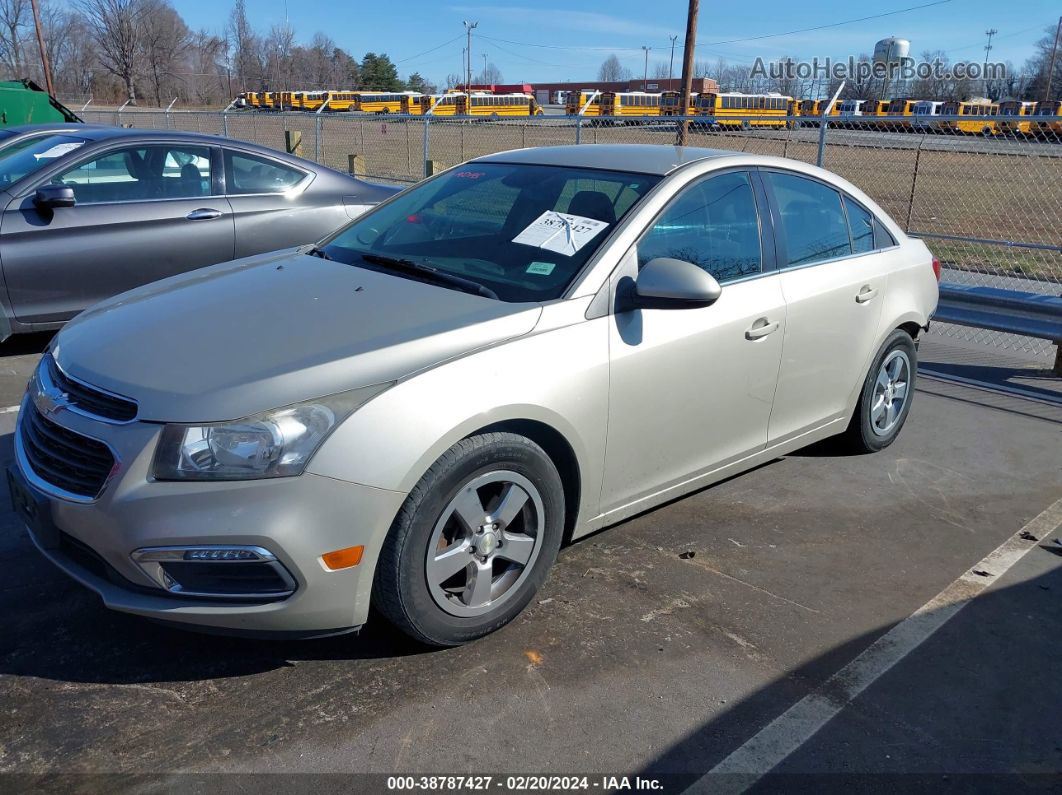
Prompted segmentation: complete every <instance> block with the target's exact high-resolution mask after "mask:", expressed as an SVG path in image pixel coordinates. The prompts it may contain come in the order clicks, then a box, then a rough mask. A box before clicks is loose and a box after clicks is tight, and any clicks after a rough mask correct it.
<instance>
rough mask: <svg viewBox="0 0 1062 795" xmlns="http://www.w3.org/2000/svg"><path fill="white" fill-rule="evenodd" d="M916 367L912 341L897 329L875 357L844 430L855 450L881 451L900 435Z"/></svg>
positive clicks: (908, 410)
mask: <svg viewBox="0 0 1062 795" xmlns="http://www.w3.org/2000/svg"><path fill="white" fill-rule="evenodd" d="M917 366H918V358H917V355H916V353H915V346H914V340H912V339H911V337H910V335H909V334H908V333H907V332H906V331H901V330H899V329H897V330H896V331H894V332H893V333H892V334H891V335H890V336H889V338H888V339H887V340H886V341H885V344H884V345H883V346H882V348H881V351H880V352H879V353H878V355H877V356H876V357H875V359H874V364H873V365H872V366H871V368H870V372H869V373H867V377H866V381H864V382H863V390H862V392H860V394H859V402H858V403H857V404H856V410H855V414H854V415H853V416H852V420H851V422H850V423H849V425H848V429H847V430H846V431H845V436H846V438H847V441H848V443H849V446H850V447H851V448H852V449H853V450H854V451H856V452H862V453H874V452H877V451H878V450H883V449H885V448H886V447H888V446H889V445H890V444H892V443H893V442H894V441H895V440H896V437H897V436H899V435H900V429H901V428H903V424H904V422H906V421H907V415H908V413H910V410H911V399H912V398H913V397H914V385H915V371H916V369H917Z"/></svg>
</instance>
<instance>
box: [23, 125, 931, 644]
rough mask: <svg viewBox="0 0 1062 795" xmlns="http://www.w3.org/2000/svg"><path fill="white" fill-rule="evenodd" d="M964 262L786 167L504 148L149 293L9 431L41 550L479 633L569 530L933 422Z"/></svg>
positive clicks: (94, 577) (865, 447)
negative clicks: (810, 448)
mask: <svg viewBox="0 0 1062 795" xmlns="http://www.w3.org/2000/svg"><path fill="white" fill-rule="evenodd" d="M937 278H939V264H938V263H937V261H936V260H935V259H934V258H933V256H932V254H931V253H930V252H929V251H928V250H927V249H926V247H925V245H924V244H923V243H922V242H921V241H919V240H915V239H911V238H908V237H907V236H906V235H905V234H904V233H903V231H902V230H901V229H900V228H899V227H898V226H897V225H896V224H895V223H894V222H893V221H892V220H891V219H890V218H889V217H888V216H887V215H886V214H885V213H884V212H883V211H882V210H881V208H880V207H878V206H877V205H876V204H875V203H874V202H873V201H871V200H870V199H869V198H868V197H867V196H866V194H864V193H863V192H862V191H860V190H859V189H858V188H856V187H855V186H853V185H851V184H850V183H848V182H846V181H845V180H843V179H841V178H839V177H837V176H835V175H833V174H831V173H829V172H827V171H823V170H822V169H819V168H815V167H813V166H809V165H806V164H803V163H799V162H795V161H792V160H784V159H779V158H773V157H760V156H752V155H744V154H740V153H732V152H724V151H714V150H707V149H693V148H685V149H676V148H672V147H662V146H603V145H602V146H567V147H566V146H558V147H550V148H542V149H526V150H519V151H513V152H503V153H500V154H494V155H490V156H487V157H483V158H479V159H477V160H473V161H471V162H468V163H464V164H463V165H460V166H457V167H456V168H453V169H450V170H449V171H446V172H444V173H442V174H439V175H438V176H436V177H434V178H432V179H429V180H426V181H424V182H422V183H421V184H419V185H417V186H416V187H413V188H410V189H408V190H406V191H404V192H402V193H400V194H398V195H397V196H395V197H393V198H391V199H389V200H387V201H386V202H384V203H383V204H381V205H379V206H378V207H376V208H375V209H372V210H370V211H369V212H367V213H366V214H365V215H364V216H362V217H360V218H358V219H357V220H355V221H353V222H352V223H350V224H349V225H348V226H346V227H345V228H344V229H342V230H341V231H339V232H338V233H336V234H334V235H333V236H331V237H330V238H327V239H326V240H324V241H322V242H321V243H320V244H318V245H317V246H307V247H302V248H296V249H288V250H283V251H277V252H273V253H270V254H263V255H258V256H254V257H248V258H245V259H241V260H236V261H234V262H229V263H225V264H221V265H215V266H211V267H209V268H206V269H203V270H198V271H194V272H192V273H188V274H185V275H180V276H175V277H172V278H169V279H166V280H164V281H160V282H156V283H154V284H151V285H147V286H145V287H141V288H138V289H136V290H133V291H131V292H127V293H124V294H121V295H119V296H117V297H115V298H111V299H109V300H106V301H104V302H103V303H100V304H97V305H96V306H94V307H93V308H91V309H89V310H87V311H86V312H84V313H82V314H81V315H79V316H78V317H77V318H76V319H75V320H74V321H73V322H71V323H69V324H68V325H67V326H66V327H65V328H64V329H63V330H62V331H61V332H60V333H59V335H58V336H57V337H56V338H55V340H54V341H53V343H52V345H51V346H50V349H49V351H48V352H47V353H46V355H45V356H44V357H43V358H42V360H41V362H40V365H39V367H38V368H37V370H36V372H35V373H34V375H33V378H32V380H31V381H30V384H29V387H28V389H27V392H26V396H25V398H24V400H23V402H22V406H21V411H20V413H19V417H18V428H17V431H16V434H15V451H16V466H15V467H14V468H13V469H12V470H11V472H10V473H9V480H10V485H11V490H12V494H13V498H14V500H15V503H16V505H17V506H18V507H19V510H20V512H21V515H22V517H23V519H24V521H25V524H26V525H27V527H28V528H29V532H30V534H31V535H32V537H33V540H34V542H35V543H36V545H37V546H38V547H39V548H40V550H41V552H43V554H44V555H46V556H47V557H48V558H49V559H50V560H52V561H53V562H54V563H55V564H56V565H57V566H59V567H60V568H61V569H63V570H64V571H65V572H67V573H68V574H69V575H71V576H72V577H74V578H75V579H76V580H78V581H80V582H81V583H83V584H84V585H86V586H87V587H89V588H91V589H92V590H94V591H95V592H96V593H98V594H99V595H100V596H101V597H102V599H103V602H104V604H106V605H107V606H108V607H111V608H114V609H116V610H122V611H126V612H129V613H135V614H138V615H141V616H146V617H149V618H152V619H157V620H163V621H167V622H172V623H176V624H180V625H183V626H186V627H191V628H198V629H204V630H215V631H225V632H235V633H247V634H255V635H262V634H265V635H270V634H272V635H276V636H312V635H326V634H331V633H340V632H344V631H347V630H351V629H355V628H358V627H360V626H361V625H363V624H364V623H365V622H366V620H367V617H368V615H369V608H370V605H372V606H374V607H375V608H376V609H377V611H378V612H379V613H381V614H382V615H383V616H385V617H387V618H388V619H389V620H390V621H392V622H394V623H395V624H396V625H397V626H399V627H400V628H401V629H402V630H404V631H405V632H407V633H409V634H410V635H412V636H413V637H414V638H416V639H418V640H420V641H422V642H424V643H427V644H434V645H452V644H459V643H462V642H465V641H468V640H471V639H473V638H476V637H479V636H482V635H484V634H486V633H488V632H491V631H493V630H495V629H497V628H499V627H501V626H502V625H504V624H505V623H506V622H508V621H510V620H511V619H512V618H513V617H514V616H516V615H517V614H518V613H519V612H520V611H521V610H522V609H523V608H524V607H525V606H526V605H527V604H528V602H529V601H530V600H531V599H532V598H533V597H534V595H535V592H536V591H537V590H538V588H539V587H540V586H541V585H542V583H543V581H544V580H545V578H546V575H547V572H548V570H549V568H550V565H551V564H552V563H553V561H554V559H555V558H556V556H557V551H558V549H559V547H560V545H561V543H562V541H563V540H566V539H575V538H579V537H580V536H583V535H585V534H587V533H590V532H592V531H594V530H597V529H599V528H601V527H604V526H607V525H610V524H613V523H615V522H618V521H620V520H622V519H624V518H626V517H628V516H631V515H633V514H636V513H639V512H641V511H645V510H647V509H650V508H652V507H654V506H656V505H658V504H660V503H662V502H664V501H666V500H671V499H674V498H675V497H678V496H680V495H682V494H684V493H687V492H690V491H692V490H694V489H698V488H701V487H703V486H705V485H707V484H710V483H712V482H715V481H718V480H720V479H722V478H725V477H728V476H730V475H733V474H734V473H737V472H740V471H742V470H747V469H749V468H751V467H754V466H756V465H757V464H760V463H762V462H764V461H767V460H770V459H773V458H776V457H777V456H779V455H782V454H785V453H787V452H789V451H792V450H795V449H797V448H800V447H803V446H805V445H808V444H811V443H812V442H815V441H817V440H820V439H823V438H825V437H829V436H834V435H843V436H844V438H845V439H846V440H847V443H848V444H850V445H851V446H852V447H853V448H855V449H857V450H861V451H867V452H869V451H875V450H880V449H881V448H883V447H885V446H887V445H889V444H890V443H891V442H892V441H893V440H894V439H895V438H896V436H897V434H898V433H899V432H900V429H901V427H902V426H903V424H904V421H905V419H906V418H907V415H908V412H909V411H910V408H911V400H912V399H913V396H914V389H913V387H914V379H915V365H916V359H915V340H916V338H917V336H918V335H919V333H920V332H921V331H922V330H923V329H925V328H927V327H928V324H929V318H930V315H931V314H932V312H933V310H934V308H935V306H936V301H937Z"/></svg>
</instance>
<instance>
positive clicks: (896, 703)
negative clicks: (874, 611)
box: [637, 549, 1062, 793]
mask: <svg viewBox="0 0 1062 795" xmlns="http://www.w3.org/2000/svg"><path fill="white" fill-rule="evenodd" d="M1049 551H1053V550H1049ZM1028 554H1029V555H1030V556H1031V555H1038V554H1041V550H1040V549H1034V550H1030V552H1029V553H1028ZM1060 590H1062V566H1057V567H1054V568H1051V569H1048V570H1047V571H1046V573H1042V574H1040V575H1039V576H1036V577H1032V578H1030V579H1024V580H1019V581H1018V582H1016V583H1015V584H1012V585H1009V586H1006V587H998V586H997V587H994V588H990V589H989V590H987V591H984V592H982V593H981V594H980V595H979V596H976V597H974V598H972V599H971V600H970V601H968V602H966V603H965V605H964V607H963V609H962V610H960V611H959V612H958V613H957V614H955V615H953V616H950V618H947V619H945V621H946V623H944V624H943V625H942V626H941V627H940V628H939V629H937V631H936V632H934V633H933V634H931V635H930V636H929V637H927V638H926V639H925V640H924V641H923V642H922V643H921V645H919V646H917V647H915V648H913V649H912V650H911V651H910V652H909V653H908V654H907V655H906V656H903V655H900V656H899V657H898V660H897V662H896V663H895V664H894V665H893V666H892V667H891V668H887V669H886V670H885V672H883V674H882V675H881V676H880V678H877V679H876V680H873V681H872V682H871V683H870V684H869V687H867V688H866V689H865V690H863V689H862V687H861V686H860V687H859V689H858V690H857V691H856V693H855V694H854V695H853V694H852V693H851V689H852V688H853V687H857V685H856V683H855V682H852V681H850V680H849V679H848V676H849V675H851V676H857V677H858V676H859V675H860V674H859V672H858V671H857V670H855V669H853V668H848V669H846V668H845V667H846V666H847V665H848V663H850V662H851V661H853V660H854V659H855V658H856V657H858V656H859V655H860V654H861V653H863V652H864V651H866V650H867V649H868V648H869V647H871V646H872V644H874V643H875V641H877V640H878V639H880V638H882V637H883V636H884V635H886V633H888V632H889V631H890V630H891V629H892V628H893V627H894V626H896V624H895V623H891V624H886V625H884V626H881V627H878V628H876V629H874V630H873V631H870V632H867V633H864V634H861V635H858V636H855V637H853V638H851V639H850V640H848V641H846V642H844V643H842V644H840V645H837V646H835V647H833V648H831V649H830V650H828V651H826V652H825V653H823V654H820V655H818V656H816V657H814V658H812V659H810V660H809V661H807V662H806V663H804V664H802V665H799V666H797V667H795V668H793V669H791V670H788V671H786V672H785V673H784V674H782V675H781V676H779V677H778V678H777V679H775V680H774V681H772V682H770V683H768V684H766V685H764V686H762V687H760V688H759V689H757V690H755V691H753V692H751V693H749V694H748V695H747V696H746V697H744V698H743V699H741V700H740V701H737V702H735V703H733V704H729V705H726V706H725V707H722V708H720V709H718V710H717V711H716V712H715V714H714V715H713V716H712V717H711V718H709V719H708V720H706V721H705V722H704V723H702V724H701V725H700V726H698V727H696V728H694V729H693V730H692V731H690V732H689V733H687V734H686V735H685V736H684V737H683V738H682V739H680V740H678V741H677V742H675V743H673V744H672V745H670V746H669V747H666V748H664V749H662V750H661V751H660V752H659V753H658V754H657V755H656V756H655V757H654V758H653V759H652V760H651V761H650V762H648V763H647V764H646V765H645V766H644V767H643V768H642V769H641V770H639V771H638V772H637V775H638V776H640V777H641V778H643V779H658V780H660V781H661V782H662V783H664V784H665V786H664V789H665V790H666V791H667V792H682V791H689V792H714V791H719V792H743V791H750V792H757V793H759V792H764V793H767V792H824V791H826V792H888V791H902V792H926V793H930V792H939V791H940V788H941V787H942V786H944V787H947V786H948V785H949V784H950V785H951V786H952V787H953V788H955V787H958V788H959V789H963V790H964V791H979V792H980V791H984V792H1005V791H1018V790H1023V789H1025V788H1031V789H1039V788H1041V787H1043V788H1045V789H1050V788H1051V786H1052V785H1053V784H1052V783H1054V784H1057V781H1058V779H1057V776H1058V775H1059V773H1058V770H1059V767H1058V761H1057V760H1058V759H1059V756H1058V752H1059V751H1060V750H1062V749H1060V748H1059V747H1057V745H1058V744H1057V742H1056V741H1055V740H1053V739H1052V737H1053V736H1054V727H1055V725H1056V723H1057V720H1056V718H1057V713H1056V709H1057V705H1058V704H1059V703H1062V679H1059V677H1058V676H1057V671H1055V670H1053V669H1052V667H1051V666H1049V665H1048V666H1044V665H1043V661H1044V660H1048V659H1055V658H1056V657H1057V654H1058V650H1059V640H1058V639H1059V637H1060V635H1059V631H1060V630H1062V618H1060V617H1059V613H1058V611H1057V609H1056V608H1057V604H1058V596H1057V594H1058V592H1059V591H1060ZM943 609H944V610H949V609H950V608H948V607H944V608H943ZM1019 614H1020V615H1021V617H1022V619H1023V620H1022V621H1020V622H1019V621H1016V618H1017V617H1018V615H1019ZM929 615H930V614H929V613H926V614H923V618H924V619H925V620H926V621H928V622H929V623H930V624H932V623H933V621H932V619H931V618H927V616H929ZM920 620H921V619H920ZM902 643H903V642H902V641H901V645H902ZM884 648H885V649H888V648H889V644H888V642H885V643H884ZM1018 649H1020V650H1021V651H1020V652H1016V650H1018ZM888 655H889V652H888V651H886V652H885V656H888ZM958 661H961V663H959V662H958ZM842 669H845V670H844V672H843V673H841V671H842ZM834 674H838V675H837V676H836V677H834ZM1031 694H1035V696H1034V697H1030V695H1031ZM806 697H810V701H811V702H812V703H819V704H820V705H821V703H825V702H830V701H836V700H837V699H840V701H839V702H838V703H837V706H838V707H840V711H839V712H836V713H835V714H833V717H831V718H828V719H827V722H826V723H825V724H824V725H822V726H821V728H819V729H818V730H817V731H816V730H811V731H810V732H808V734H807V736H805V735H804V732H805V731H806V730H805V729H804V728H803V725H802V724H800V721H801V720H805V719H807V713H801V712H794V716H796V715H800V717H799V718H798V717H794V719H793V721H792V722H791V724H783V726H784V728H779V727H777V726H774V725H773V724H774V723H775V722H778V721H780V720H781V719H782V715H783V713H785V712H786V711H787V710H788V709H790V708H791V707H794V706H795V705H796V704H797V703H798V702H801V700H802V699H804V698H806ZM691 700H692V699H691ZM805 703H807V702H805ZM989 704H990V705H993V707H992V708H986V706H985V705H989ZM809 709H812V710H813V711H814V709H815V708H814V707H809ZM769 727H770V728H773V729H775V730H776V731H775V732H774V733H773V734H769V735H768V736H767V738H763V739H762V740H761V738H760V737H759V736H758V733H759V732H761V731H763V730H764V729H767V728H769ZM790 732H791V733H793V735H795V736H798V737H799V738H800V741H801V742H802V744H801V743H800V742H798V743H796V744H795V745H794V747H793V748H792V750H791V752H790V753H789V755H788V756H784V754H783V755H782V756H784V758H782V760H781V761H780V762H779V763H778V764H777V765H776V766H775V767H773V768H771V767H769V765H770V764H772V763H773V762H775V761H777V759H778V757H777V756H775V754H774V746H772V745H771V743H772V742H774V741H775V740H777V738H778V737H779V736H781V734H786V740H785V743H789V742H791V741H793V739H794V738H793V737H792V736H790V734H789V733H790ZM986 737H990V738H993V741H992V742H990V743H986V742H985V741H984V740H983V738H986ZM753 738H756V739H757V742H756V743H755V744H751V745H749V746H747V747H746V745H745V744H746V743H749V741H751V740H752V739H753ZM1052 748H1053V749H1054V751H1053V752H1052V751H1051V749H1052ZM738 749H742V752H743V754H744V755H742V756H741V757H739V758H740V759H741V760H742V761H741V763H740V764H738V767H737V768H736V769H742V768H744V766H745V765H749V766H750V767H751V768H752V769H748V773H747V774H746V773H737V774H735V773H725V774H720V773H712V771H713V770H714V769H715V767H716V766H717V765H718V764H719V763H720V762H722V761H723V760H724V759H728V757H730V756H731V754H734V753H735V752H736V751H738ZM746 751H747V752H746ZM766 760H771V762H766ZM1051 760H1054V761H1051ZM730 762H731V764H732V765H733V764H737V763H736V760H735V758H731V760H730ZM764 767H767V768H768V769H763V768H764ZM746 769H747V768H746ZM760 776H762V778H760Z"/></svg>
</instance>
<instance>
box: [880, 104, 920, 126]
mask: <svg viewBox="0 0 1062 795" xmlns="http://www.w3.org/2000/svg"><path fill="white" fill-rule="evenodd" d="M917 104H918V100H917V99H907V98H906V97H904V98H901V99H890V100H889V107H888V110H887V112H886V113H885V116H884V125H885V127H886V128H887V129H890V130H893V131H899V130H910V129H911V128H912V127H913V126H914V112H915V106H916V105H917Z"/></svg>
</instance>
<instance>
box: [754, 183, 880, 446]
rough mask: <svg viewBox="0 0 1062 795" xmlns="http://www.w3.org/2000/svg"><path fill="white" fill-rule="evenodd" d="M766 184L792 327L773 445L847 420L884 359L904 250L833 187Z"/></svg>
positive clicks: (788, 325) (788, 324) (774, 418)
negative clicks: (878, 353)
mask: <svg viewBox="0 0 1062 795" xmlns="http://www.w3.org/2000/svg"><path fill="white" fill-rule="evenodd" d="M763 178H764V183H765V186H766V187H767V190H768V194H769V195H770V196H771V197H772V204H773V208H774V211H775V213H776V215H777V224H776V226H777V228H778V230H779V236H778V258H779V265H780V266H781V274H780V280H781V287H782V294H783V296H784V297H785V302H786V329H785V338H784V342H783V350H782V364H781V368H780V370H779V374H778V391H777V394H776V395H775V401H774V410H773V411H772V413H771V424H770V431H769V444H774V443H777V442H782V441H785V440H786V439H789V438H793V437H795V436H799V435H800V434H801V433H804V432H806V431H809V430H811V429H813V428H815V427H818V426H820V425H823V424H824V423H826V422H828V421H830V420H835V419H839V418H841V417H844V416H845V415H846V412H847V410H848V406H849V404H850V398H851V396H852V394H853V392H854V390H855V389H856V388H857V387H858V385H859V384H861V383H862V382H863V379H864V377H865V376H866V371H867V368H868V366H869V363H870V359H871V357H872V356H873V354H874V353H875V351H874V346H875V344H876V341H877V339H878V336H879V333H878V324H879V321H880V318H881V308H882V306H883V304H884V303H885V293H886V290H887V289H888V282H889V277H888V274H889V273H890V271H892V270H893V269H894V268H895V266H896V259H895V258H896V257H897V256H898V249H896V248H895V244H894V241H892V239H891V237H889V236H888V232H887V231H885V229H884V227H881V225H880V224H876V223H875V221H874V218H873V216H872V215H871V213H870V212H869V211H868V210H866V209H865V208H863V207H862V206H861V205H859V204H858V203H857V202H855V201H854V200H853V199H852V198H851V197H848V196H846V195H844V194H842V193H841V192H840V191H838V190H837V189H836V188H834V187H833V186H832V185H828V184H826V183H825V182H820V181H818V180H815V179H812V178H810V177H806V176H803V175H798V174H794V173H791V172H783V171H764V172H763Z"/></svg>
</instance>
